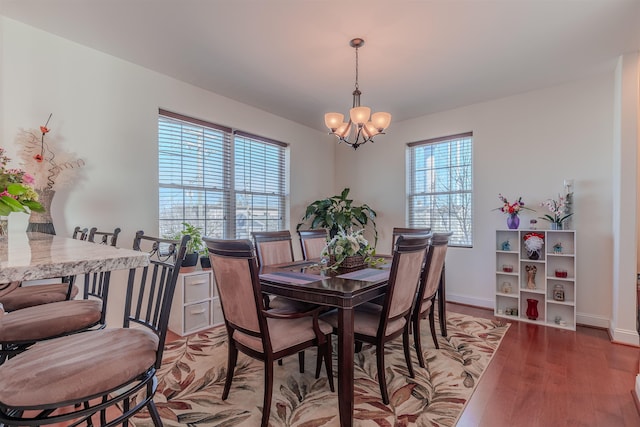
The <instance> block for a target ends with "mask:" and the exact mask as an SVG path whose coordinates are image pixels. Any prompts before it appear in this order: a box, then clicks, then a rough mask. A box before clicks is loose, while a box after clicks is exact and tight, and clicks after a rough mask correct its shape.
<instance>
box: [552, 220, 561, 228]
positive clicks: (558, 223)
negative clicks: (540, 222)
mask: <svg viewBox="0 0 640 427" xmlns="http://www.w3.org/2000/svg"><path fill="white" fill-rule="evenodd" d="M551 229H552V230H562V223H561V222H552V223H551Z"/></svg>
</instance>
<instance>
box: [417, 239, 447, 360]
mask: <svg viewBox="0 0 640 427" xmlns="http://www.w3.org/2000/svg"><path fill="white" fill-rule="evenodd" d="M452 234H453V233H451V232H449V233H433V235H432V236H431V246H430V247H429V251H428V253H427V260H426V262H425V267H424V270H423V273H422V277H421V278H420V287H419V288H418V294H417V297H416V303H415V306H414V309H413V313H412V314H411V324H412V327H413V337H414V338H413V340H414V344H415V347H416V353H417V354H418V363H419V364H420V367H422V368H424V367H425V364H424V356H423V354H422V344H421V343H420V320H422V319H426V318H427V317H428V318H429V327H430V328H431V337H432V338H433V343H434V344H435V347H436V348H440V345H439V344H438V339H437V338H436V326H435V312H434V306H435V299H436V294H437V293H438V285H439V284H440V278H441V276H442V270H443V267H444V261H445V258H446V256H447V248H448V246H449V238H450V237H451V235H452Z"/></svg>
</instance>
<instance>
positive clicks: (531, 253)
mask: <svg viewBox="0 0 640 427" xmlns="http://www.w3.org/2000/svg"><path fill="white" fill-rule="evenodd" d="M527 258H529V259H532V260H534V261H535V260H537V259H540V251H530V250H527Z"/></svg>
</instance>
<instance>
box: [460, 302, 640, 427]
mask: <svg viewBox="0 0 640 427" xmlns="http://www.w3.org/2000/svg"><path fill="white" fill-rule="evenodd" d="M447 309H448V310H451V311H455V312H458V313H464V314H469V315H473V316H477V317H485V318H492V317H493V312H492V311H489V310H484V309H478V308H472V307H465V306H461V305H457V304H447ZM639 359H640V349H639V348H636V347H630V346H625V345H620V344H612V343H611V342H610V340H609V336H608V334H607V332H606V331H605V330H601V329H593V328H587V327H580V326H579V327H578V330H577V331H576V332H573V331H566V330H561V329H556V328H549V327H544V326H538V325H533V324H528V323H521V322H513V323H512V325H511V327H510V328H509V331H508V332H507V334H506V335H505V337H504V338H503V341H502V344H501V345H500V348H499V349H498V351H497V353H496V354H495V356H494V358H493V360H492V361H491V364H490V365H489V367H488V368H487V370H486V371H485V373H484V375H483V376H482V378H481V380H480V382H479V384H478V387H477V389H476V391H475V392H474V394H473V396H472V398H471V400H470V401H469V403H468V404H467V407H466V408H465V410H464V412H463V414H462V416H461V418H460V420H459V422H458V424H457V425H458V427H467V426H473V427H476V426H483V427H502V426H505V427H506V426H510V427H511V426H517V427H528V426H536V427H537V426H540V427H562V426H589V427H592V426H593V427H596V426H597V427H609V426H611V427H625V426H629V427H631V426H640V416H639V415H638V411H637V410H636V406H635V403H634V400H633V397H632V394H631V391H632V390H633V389H634V384H635V376H636V374H637V373H638V360H639Z"/></svg>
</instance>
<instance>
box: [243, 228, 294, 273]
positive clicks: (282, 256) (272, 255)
mask: <svg viewBox="0 0 640 427" xmlns="http://www.w3.org/2000/svg"><path fill="white" fill-rule="evenodd" d="M251 237H253V242H254V244H255V248H256V254H257V255H258V266H259V267H260V266H263V265H274V264H282V263H285V262H293V259H294V257H293V244H292V243H291V233H290V232H289V230H280V231H253V232H252V233H251Z"/></svg>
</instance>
